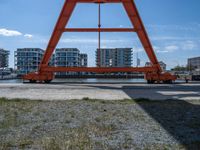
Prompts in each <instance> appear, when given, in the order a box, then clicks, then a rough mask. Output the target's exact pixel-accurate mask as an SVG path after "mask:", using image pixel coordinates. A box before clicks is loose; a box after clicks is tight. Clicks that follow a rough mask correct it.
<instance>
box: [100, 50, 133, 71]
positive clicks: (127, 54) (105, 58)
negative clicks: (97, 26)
mask: <svg viewBox="0 0 200 150" xmlns="http://www.w3.org/2000/svg"><path fill="white" fill-rule="evenodd" d="M98 51H99V49H97V51H96V65H97V66H100V67H131V66H132V61H133V50H132V48H110V49H108V48H105V49H100V53H98Z"/></svg>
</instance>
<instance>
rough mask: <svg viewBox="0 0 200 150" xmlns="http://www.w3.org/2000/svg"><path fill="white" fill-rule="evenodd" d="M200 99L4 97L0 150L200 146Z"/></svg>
mask: <svg viewBox="0 0 200 150" xmlns="http://www.w3.org/2000/svg"><path fill="white" fill-rule="evenodd" d="M199 114H200V101H198V100H195V101H192V100H190V101H176V100H173V101H169V100H167V101H149V100H145V99H143V100H121V101H116V100H115V101H102V100H89V99H86V98H85V99H84V100H68V101H33V100H32V101H29V100H16V99H15V100H12V101H10V100H7V99H5V98H2V99H0V149H11V150H12V149H44V150H59V149H63V150H65V149H69V150H104V149H105V150H106V149H107V150H123V149H128V150H129V149H133V150H134V149H152V150H154V149H163V150H166V149H194V150H195V149H200V115H199Z"/></svg>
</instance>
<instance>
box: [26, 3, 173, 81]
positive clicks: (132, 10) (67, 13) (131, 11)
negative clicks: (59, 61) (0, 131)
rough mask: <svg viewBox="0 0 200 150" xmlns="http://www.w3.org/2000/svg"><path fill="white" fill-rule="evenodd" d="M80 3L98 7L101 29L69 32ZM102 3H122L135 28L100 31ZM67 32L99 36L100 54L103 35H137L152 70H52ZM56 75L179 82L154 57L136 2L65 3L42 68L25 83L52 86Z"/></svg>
mask: <svg viewBox="0 0 200 150" xmlns="http://www.w3.org/2000/svg"><path fill="white" fill-rule="evenodd" d="M77 3H96V4H98V5H99V25H98V28H66V25H67V23H68V22H69V19H70V17H71V15H72V12H73V10H74V8H75V6H76V5H77ZM103 3H122V5H123V6H124V8H125V10H126V12H127V15H128V17H129V19H130V21H131V23H132V25H133V27H132V28H101V22H100V8H101V7H100V6H101V4H103ZM64 32H98V33H99V49H98V53H99V52H100V33H101V32H136V34H137V35H138V37H139V40H140V42H141V43H142V45H143V47H144V50H145V51H146V53H147V56H148V57H149V59H150V62H151V64H152V66H149V67H101V66H98V67H51V66H49V65H48V64H49V61H50V59H51V56H52V54H53V52H54V50H55V48H56V46H57V44H58V42H59V40H60V38H61V36H62V34H63V33H64ZM55 72H95V73H111V72H112V73H113V72H143V73H145V78H146V80H147V82H148V83H155V82H158V83H160V82H162V83H171V82H172V81H174V80H176V77H175V76H174V75H171V74H170V73H163V71H162V69H161V67H160V64H159V62H158V60H157V58H156V55H155V53H154V50H153V47H152V44H151V42H150V40H149V37H148V34H147V32H146V30H145V27H144V24H143V22H142V20H141V17H140V15H139V12H138V10H137V7H136V5H135V3H134V0H65V3H64V6H63V8H62V11H61V13H60V16H59V18H58V21H57V23H56V26H55V28H54V31H53V34H52V36H51V39H50V41H49V44H48V46H47V49H46V51H45V54H44V56H43V59H42V61H41V64H40V66H39V69H38V72H34V73H30V74H27V75H25V76H24V77H23V79H24V80H29V81H30V82H32V83H34V82H37V81H39V82H45V83H49V82H51V81H52V80H53V79H54V73H55Z"/></svg>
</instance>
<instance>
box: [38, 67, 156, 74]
mask: <svg viewBox="0 0 200 150" xmlns="http://www.w3.org/2000/svg"><path fill="white" fill-rule="evenodd" d="M41 70H42V71H44V72H95V73H104V72H109V73H112V72H153V71H157V68H156V67H123V68H120V67H115V68H113V67H112V68H110V67H44V68H41Z"/></svg>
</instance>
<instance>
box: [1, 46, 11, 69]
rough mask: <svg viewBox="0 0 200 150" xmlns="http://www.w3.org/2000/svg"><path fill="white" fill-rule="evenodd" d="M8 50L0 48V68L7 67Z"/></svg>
mask: <svg viewBox="0 0 200 150" xmlns="http://www.w3.org/2000/svg"><path fill="white" fill-rule="evenodd" d="M9 54H10V53H9V51H7V50H4V49H0V68H7V67H8V66H9Z"/></svg>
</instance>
